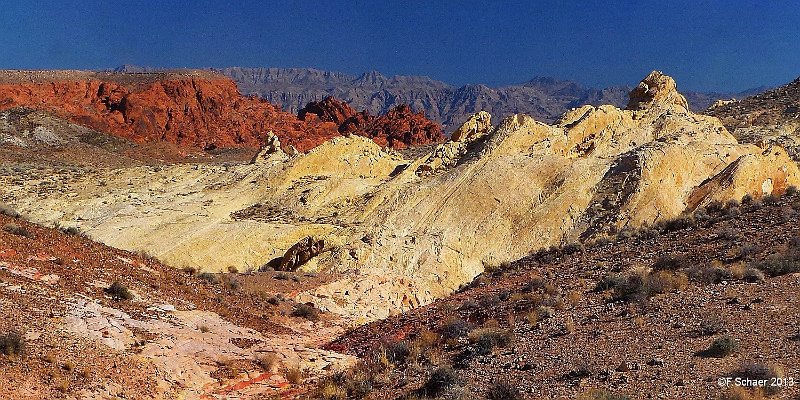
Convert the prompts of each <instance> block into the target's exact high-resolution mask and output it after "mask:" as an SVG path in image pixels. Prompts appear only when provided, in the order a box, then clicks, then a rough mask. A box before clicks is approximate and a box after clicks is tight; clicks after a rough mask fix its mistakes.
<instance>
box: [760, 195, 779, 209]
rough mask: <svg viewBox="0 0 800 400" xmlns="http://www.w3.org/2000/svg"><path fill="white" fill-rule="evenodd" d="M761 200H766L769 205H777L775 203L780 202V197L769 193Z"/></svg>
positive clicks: (765, 202)
mask: <svg viewBox="0 0 800 400" xmlns="http://www.w3.org/2000/svg"><path fill="white" fill-rule="evenodd" d="M761 201H762V202H764V204H766V205H768V206H771V205H775V204H777V203H778V197H777V196H775V195H773V194H768V195H766V196H764V197H762V198H761Z"/></svg>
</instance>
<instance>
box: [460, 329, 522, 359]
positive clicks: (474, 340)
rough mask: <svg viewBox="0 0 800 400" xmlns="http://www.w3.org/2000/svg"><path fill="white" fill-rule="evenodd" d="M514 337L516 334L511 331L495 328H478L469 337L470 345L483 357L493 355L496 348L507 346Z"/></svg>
mask: <svg viewBox="0 0 800 400" xmlns="http://www.w3.org/2000/svg"><path fill="white" fill-rule="evenodd" d="M513 337H514V334H513V333H512V332H511V331H510V330H506V329H500V328H495V327H487V328H478V329H475V330H473V331H471V332H470V333H469V335H468V338H469V341H470V343H471V344H472V345H473V346H474V347H475V350H476V352H477V353H478V354H481V355H486V354H489V353H491V352H492V350H494V349H495V348H496V347H505V346H507V345H508V344H509V343H510V342H511V340H512V339H513Z"/></svg>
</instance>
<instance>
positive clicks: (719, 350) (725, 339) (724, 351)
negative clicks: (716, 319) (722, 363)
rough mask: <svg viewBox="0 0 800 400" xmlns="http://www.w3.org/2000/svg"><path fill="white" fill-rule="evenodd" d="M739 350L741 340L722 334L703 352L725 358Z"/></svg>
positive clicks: (710, 355)
mask: <svg viewBox="0 0 800 400" xmlns="http://www.w3.org/2000/svg"><path fill="white" fill-rule="evenodd" d="M737 350H739V341H738V340H736V339H734V338H733V337H731V336H728V335H724V336H720V337H718V338H716V339H714V341H713V342H712V343H711V346H709V348H708V350H706V351H705V352H703V353H704V354H703V355H705V356H708V357H717V358H724V357H727V356H729V355H731V354H733V353H735V352H736V351H737Z"/></svg>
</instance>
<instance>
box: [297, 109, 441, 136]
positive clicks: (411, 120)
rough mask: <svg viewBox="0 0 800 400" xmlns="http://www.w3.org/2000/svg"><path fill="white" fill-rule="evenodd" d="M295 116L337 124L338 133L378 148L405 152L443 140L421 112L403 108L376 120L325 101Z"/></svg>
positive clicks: (393, 110)
mask: <svg viewBox="0 0 800 400" xmlns="http://www.w3.org/2000/svg"><path fill="white" fill-rule="evenodd" d="M298 115H299V117H300V119H303V120H305V121H310V120H312V119H316V120H319V121H325V122H334V123H337V124H339V132H341V133H351V134H356V135H362V136H366V137H369V138H371V139H373V140H374V141H375V142H376V143H378V144H380V145H381V146H389V147H394V148H404V147H407V146H416V145H423V144H428V143H435V142H441V141H443V140H444V134H443V133H442V128H441V127H440V126H439V124H437V123H435V122H433V121H431V120H429V119H428V118H426V117H425V113H424V112H420V113H414V112H413V111H412V110H411V108H410V107H409V106H407V105H405V104H402V105H399V106H396V107H394V108H393V109H391V110H390V111H389V112H388V113H386V114H385V115H381V116H377V117H376V116H373V115H371V114H370V113H369V112H367V111H361V112H355V110H353V109H352V108H351V107H350V106H349V105H348V104H347V103H344V102H341V101H339V100H337V99H335V98H333V97H326V98H325V99H323V100H322V101H318V102H311V103H308V104H307V105H306V106H305V107H304V108H303V109H301V110H300V113H299V114H298Z"/></svg>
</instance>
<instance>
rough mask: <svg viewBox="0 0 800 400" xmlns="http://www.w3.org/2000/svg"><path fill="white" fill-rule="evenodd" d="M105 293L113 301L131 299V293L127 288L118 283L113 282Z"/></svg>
mask: <svg viewBox="0 0 800 400" xmlns="http://www.w3.org/2000/svg"><path fill="white" fill-rule="evenodd" d="M105 292H106V293H108V294H109V295H110V296H111V297H112V298H114V300H130V299H132V298H133V293H131V291H130V290H129V289H128V287H127V286H125V285H123V284H122V283H120V282H119V281H114V283H112V284H111V286H109V287H107V288H106V289H105Z"/></svg>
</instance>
